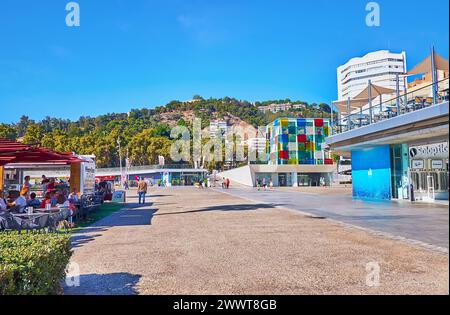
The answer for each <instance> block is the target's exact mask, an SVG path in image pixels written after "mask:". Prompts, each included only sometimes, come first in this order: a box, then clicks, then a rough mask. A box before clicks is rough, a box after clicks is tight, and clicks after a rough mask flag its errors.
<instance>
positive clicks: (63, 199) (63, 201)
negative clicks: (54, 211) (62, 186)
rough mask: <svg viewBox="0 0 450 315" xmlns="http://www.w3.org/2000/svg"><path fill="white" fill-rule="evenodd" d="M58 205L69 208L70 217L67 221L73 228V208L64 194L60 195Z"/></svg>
mask: <svg viewBox="0 0 450 315" xmlns="http://www.w3.org/2000/svg"><path fill="white" fill-rule="evenodd" d="M57 198H58V203H57V204H56V206H57V207H67V208H69V215H68V217H67V220H68V221H69V225H70V226H71V227H73V225H74V224H73V214H74V211H73V208H72V207H71V205H70V202H69V200H67V199H66V197H65V196H64V195H63V194H58V197H57Z"/></svg>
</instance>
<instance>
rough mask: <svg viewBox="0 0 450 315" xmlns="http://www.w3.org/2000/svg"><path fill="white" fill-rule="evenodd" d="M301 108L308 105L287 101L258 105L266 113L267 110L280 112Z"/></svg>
mask: <svg viewBox="0 0 450 315" xmlns="http://www.w3.org/2000/svg"><path fill="white" fill-rule="evenodd" d="M301 108H306V105H305V104H291V103H286V104H270V105H267V106H260V107H258V109H259V110H260V111H262V112H264V113H265V112H272V113H278V112H283V111H286V110H290V109H301Z"/></svg>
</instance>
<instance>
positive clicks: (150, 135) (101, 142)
mask: <svg viewBox="0 0 450 315" xmlns="http://www.w3.org/2000/svg"><path fill="white" fill-rule="evenodd" d="M283 102H291V101H290V100H279V101H266V102H258V103H255V104H251V103H250V102H247V101H240V100H236V99H233V98H229V97H225V98H222V99H213V98H211V99H203V98H201V97H200V96H195V97H194V99H193V100H192V101H189V102H179V101H172V102H170V103H168V104H167V105H165V106H159V107H156V108H154V109H148V108H143V109H133V110H131V111H130V112H129V113H111V114H106V115H101V116H97V117H85V116H82V117H80V118H79V119H78V120H77V121H70V120H66V119H58V118H52V117H46V118H45V119H43V120H42V121H34V120H31V119H29V118H28V117H27V116H25V115H24V116H22V117H21V119H20V121H19V122H17V123H15V124H4V123H3V124H0V138H7V139H11V140H19V141H22V142H24V143H27V144H36V145H41V146H44V147H47V148H50V149H53V150H56V151H61V152H72V151H73V152H76V153H77V154H94V155H96V157H97V165H98V167H115V166H118V165H119V154H118V148H117V147H118V145H117V140H118V139H120V142H121V150H122V157H125V156H126V155H127V151H128V154H129V157H130V159H131V161H132V163H133V165H145V164H156V163H158V155H163V156H165V157H166V158H167V159H168V158H169V155H170V154H169V153H170V147H171V145H172V142H173V141H174V140H173V139H170V130H171V127H173V126H175V125H182V126H187V127H188V128H190V129H191V126H192V119H193V118H194V117H196V118H201V119H202V127H203V128H206V127H208V126H209V122H210V120H212V119H224V118H227V117H234V118H237V119H239V120H241V121H242V122H243V123H246V124H249V125H251V126H253V127H258V126H265V125H267V124H268V123H269V122H271V121H273V120H274V119H276V118H278V117H286V116H291V117H329V116H330V114H329V106H328V105H327V104H320V105H316V104H311V105H309V104H306V103H303V104H306V105H307V106H306V108H302V109H297V110H293V111H288V112H281V113H276V114H275V113H263V112H261V111H260V110H258V106H263V105H267V104H272V103H283ZM292 103H302V102H292ZM235 120H236V119H234V120H233V122H231V123H235Z"/></svg>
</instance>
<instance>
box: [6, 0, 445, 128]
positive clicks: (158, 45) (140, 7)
mask: <svg viewBox="0 0 450 315" xmlns="http://www.w3.org/2000/svg"><path fill="white" fill-rule="evenodd" d="M67 2H68V1H66V0H33V1H32V0H2V1H1V2H0V110H1V114H0V122H15V121H17V120H18V118H19V117H20V116H21V115H23V114H25V115H28V116H30V117H31V118H33V119H42V118H43V117H45V116H46V115H50V116H53V117H60V118H71V119H77V118H78V117H79V116H81V115H90V116H94V115H98V114H105V113H108V112H127V111H128V110H129V109H131V108H142V107H150V108H151V107H154V106H157V105H163V104H166V103H167V102H169V101H171V100H174V99H176V100H188V99H191V97H192V96H193V95H194V94H200V95H202V96H203V97H223V96H230V97H236V98H239V99H246V100H249V101H257V100H266V99H284V98H291V99H301V100H305V101H308V102H330V101H331V100H334V99H336V97H337V96H336V94H337V91H336V68H337V67H338V66H339V65H340V64H343V63H345V62H346V61H347V60H348V59H350V58H352V57H355V56H360V55H363V54H365V53H367V52H370V51H374V50H381V49H390V50H392V51H395V52H400V51H402V50H405V51H406V52H407V61H408V66H409V67H410V68H411V67H412V66H413V65H414V64H416V63H417V62H419V61H420V60H421V59H423V58H424V57H426V56H427V55H428V54H429V51H430V46H431V45H433V44H434V45H435V46H436V49H437V51H438V53H439V54H441V55H443V56H444V57H446V58H448V54H449V42H448V38H449V34H448V29H449V18H448V10H449V8H448V6H449V4H448V1H447V0H429V1H422V0H396V1H392V0H381V1H380V0H378V1H377V2H378V3H379V4H380V8H381V26H380V27H378V28H369V27H367V26H366V24H365V17H366V15H367V12H366V11H365V6H366V4H367V3H368V2H369V1H361V0H346V1H333V0H314V1H300V0H132V1H129V0H78V1H77V2H78V3H79V5H80V8H81V26H80V27H78V28H68V27H67V26H66V24H65V17H66V14H67V12H66V11H65V6H66V4H67ZM432 16H433V18H431V17H432ZM400 18H404V19H403V20H402V19H400ZM432 21H433V23H431V22H432Z"/></svg>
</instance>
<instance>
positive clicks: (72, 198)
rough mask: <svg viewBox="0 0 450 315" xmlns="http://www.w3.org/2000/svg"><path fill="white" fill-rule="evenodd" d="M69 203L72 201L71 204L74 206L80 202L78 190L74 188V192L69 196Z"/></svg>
mask: <svg viewBox="0 0 450 315" xmlns="http://www.w3.org/2000/svg"><path fill="white" fill-rule="evenodd" d="M68 199H69V201H70V203H72V204H75V203H77V202H78V200H79V199H78V191H77V189H76V188H74V189H73V190H72V192H71V193H70V195H69V198H68Z"/></svg>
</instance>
